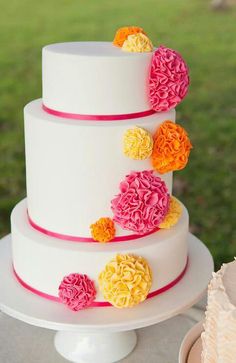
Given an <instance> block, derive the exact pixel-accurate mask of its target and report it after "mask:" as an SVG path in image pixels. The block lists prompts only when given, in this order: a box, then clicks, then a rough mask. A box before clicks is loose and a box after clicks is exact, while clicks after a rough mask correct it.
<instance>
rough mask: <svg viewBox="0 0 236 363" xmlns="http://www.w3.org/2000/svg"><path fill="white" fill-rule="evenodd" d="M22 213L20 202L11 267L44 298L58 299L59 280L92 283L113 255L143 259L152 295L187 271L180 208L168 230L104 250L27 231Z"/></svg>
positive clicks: (184, 220) (23, 204) (184, 218)
mask: <svg viewBox="0 0 236 363" xmlns="http://www.w3.org/2000/svg"><path fill="white" fill-rule="evenodd" d="M26 208H27V205H26V200H25V201H22V202H20V203H19V204H18V205H17V206H16V207H15V209H14V210H13V212H12V216H11V225H12V241H13V244H12V247H13V261H14V267H15V270H16V272H17V274H18V275H19V276H20V277H21V279H22V280H23V281H25V282H26V283H27V284H28V285H30V286H31V287H33V288H35V289H37V290H39V291H42V292H44V293H46V294H49V295H53V296H57V294H58V286H59V284H60V282H61V280H62V279H63V277H64V276H67V275H69V274H70V273H74V272H78V270H79V272H80V273H83V274H87V275H88V276H89V277H90V278H91V279H92V280H94V281H95V282H96V281H97V276H98V275H99V272H100V271H101V270H102V269H103V267H104V266H105V265H106V263H107V262H109V261H110V260H111V259H112V258H113V257H114V255H116V253H122V254H123V253H125V254H126V253H130V254H134V255H137V256H143V257H144V258H145V259H146V260H147V261H148V262H149V265H150V267H151V270H152V273H153V284H152V288H151V292H152V291H155V290H157V289H160V288H162V287H164V286H166V285H168V284H169V283H171V282H172V281H173V280H175V279H176V277H177V276H179V275H180V274H181V272H182V271H183V270H184V268H185V265H186V261H187V254H188V246H187V234H188V213H187V210H186V209H185V208H184V207H183V208H184V211H183V214H182V216H181V218H180V220H179V221H178V223H177V224H176V225H175V226H174V227H173V228H172V229H169V230H160V231H158V232H156V233H154V234H152V235H150V236H147V237H143V238H140V239H137V240H132V241H127V242H122V243H119V242H115V243H106V244H105V245H104V244H100V243H75V242H68V241H65V240H57V239H55V238H52V237H49V236H46V235H44V234H42V233H40V232H38V231H36V230H35V229H34V228H33V227H31V226H30V225H29V223H28V220H27V212H26ZM190 263H191V261H190ZM96 287H97V297H96V300H97V301H103V300H104V298H103V296H102V294H101V293H100V292H99V289H98V286H97V283H96Z"/></svg>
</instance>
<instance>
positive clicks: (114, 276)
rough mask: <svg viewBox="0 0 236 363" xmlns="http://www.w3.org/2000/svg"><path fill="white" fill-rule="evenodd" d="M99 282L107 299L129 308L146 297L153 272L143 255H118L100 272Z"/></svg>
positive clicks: (117, 305) (121, 306)
mask: <svg viewBox="0 0 236 363" xmlns="http://www.w3.org/2000/svg"><path fill="white" fill-rule="evenodd" d="M98 282H99V287H100V290H101V292H102V294H103V296H104V299H105V300H106V301H108V302H109V303H111V304H112V305H113V306H115V307H117V308H128V307H132V306H135V305H137V304H139V303H141V302H142V301H144V300H145V299H146V297H147V295H148V293H149V291H150V288H151V285H152V273H151V269H150V267H149V265H148V263H147V261H146V260H145V259H144V258H143V257H137V256H133V255H117V256H116V257H115V258H113V259H112V260H111V261H110V262H109V263H108V264H107V265H106V266H105V268H104V270H103V271H102V272H101V273H100V275H99V278H98Z"/></svg>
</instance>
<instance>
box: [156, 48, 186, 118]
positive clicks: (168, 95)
mask: <svg viewBox="0 0 236 363" xmlns="http://www.w3.org/2000/svg"><path fill="white" fill-rule="evenodd" d="M188 86H189V74H188V67H187V65H186V63H185V61H184V60H183V58H182V57H181V55H180V54H179V53H177V52H176V51H174V50H172V49H169V48H166V47H164V46H160V47H159V48H158V49H157V50H156V51H155V53H154V55H153V59H152V64H151V71H150V77H149V100H150V103H151V106H152V108H153V110H155V111H157V112H160V111H168V110H170V109H171V108H174V107H175V106H177V105H178V104H179V103H180V102H181V101H182V100H183V98H184V97H185V96H186V94H187V92H188Z"/></svg>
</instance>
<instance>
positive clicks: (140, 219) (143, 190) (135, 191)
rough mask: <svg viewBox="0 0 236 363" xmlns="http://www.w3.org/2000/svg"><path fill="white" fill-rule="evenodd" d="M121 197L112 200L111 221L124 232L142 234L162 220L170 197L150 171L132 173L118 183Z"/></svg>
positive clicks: (155, 226)
mask: <svg viewBox="0 0 236 363" xmlns="http://www.w3.org/2000/svg"><path fill="white" fill-rule="evenodd" d="M119 189H120V193H119V194H118V195H117V196H116V197H115V198H114V199H113V200H112V202H111V208H112V211H113V213H114V221H115V222H117V223H118V224H120V226H121V227H122V228H123V229H127V230H130V231H134V232H136V233H138V234H145V233H148V232H150V231H153V230H154V229H155V228H157V227H158V226H159V224H160V223H161V222H162V221H163V220H164V218H165V216H166V214H167V212H168V209H169V194H168V190H167V187H166V185H165V183H164V181H163V180H161V178H159V177H157V176H155V175H154V173H153V170H145V171H141V172H131V173H130V174H129V175H127V176H126V177H125V180H123V181H122V182H121V183H120V188H119Z"/></svg>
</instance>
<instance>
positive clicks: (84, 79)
mask: <svg viewBox="0 0 236 363" xmlns="http://www.w3.org/2000/svg"><path fill="white" fill-rule="evenodd" d="M127 31H128V33H130V32H131V33H130V34H134V37H133V38H132V39H131V44H129V41H130V39H128V35H127ZM139 32H140V28H137V27H128V28H124V29H121V30H119V31H118V32H117V34H116V40H118V43H117V42H115V45H114V44H112V43H111V42H74V43H60V44H52V45H49V46H46V47H44V48H43V65H42V67H43V99H42V100H41V99H40V100H36V101H33V102H31V103H29V104H28V105H27V106H26V107H25V111H24V118H25V146H26V147H25V149H26V180H27V200H24V201H22V202H20V203H19V204H18V205H17V206H16V207H15V209H14V210H13V212H12V216H11V228H12V247H13V266H14V269H15V275H16V278H17V279H18V281H19V282H20V283H21V284H22V285H23V286H24V287H26V288H28V289H29V290H30V291H31V292H35V293H39V294H40V296H43V297H46V298H50V297H54V298H56V299H57V300H56V301H59V302H62V303H64V304H65V305H67V306H68V307H69V308H70V309H71V310H74V311H78V310H80V309H83V308H86V307H89V306H97V305H93V303H96V302H100V303H101V304H102V306H104V305H105V306H107V305H109V304H112V305H114V306H116V307H119V308H122V307H133V306H135V305H137V304H139V303H140V302H142V301H144V300H145V299H146V298H149V297H153V296H154V295H156V294H157V293H158V292H159V291H161V292H163V291H165V290H166V289H168V288H171V287H172V286H173V285H174V284H175V283H177V282H178V281H179V279H180V278H181V277H182V276H183V274H184V271H185V268H186V263H187V256H188V245H187V235H188V212H187V210H186V208H185V207H184V206H183V205H182V204H181V203H180V202H178V201H177V200H176V199H175V198H172V197H171V191H172V171H173V170H180V169H182V168H183V167H185V165H186V164H187V161H188V156H189V152H190V149H191V143H190V141H189V139H188V135H187V133H186V132H185V130H184V129H183V128H182V127H181V126H179V125H176V124H175V110H174V107H175V106H176V105H177V104H178V103H180V102H181V100H182V99H183V98H184V96H185V95H186V93H187V88H188V83H189V78H188V69H187V66H186V64H185V62H184V60H183V59H182V58H181V56H180V55H179V54H178V53H177V52H175V51H173V50H171V49H168V48H165V47H161V49H160V51H158V49H157V50H153V51H152V43H151V42H150V41H149V39H148V38H147V37H146V36H145V37H143V36H142V35H140V33H139ZM135 34H136V35H135ZM125 36H126V38H125ZM122 39H123V41H124V40H125V39H127V42H128V43H127V44H126V51H123V50H122V45H121V40H122ZM156 52H157V53H156ZM150 101H152V102H150ZM151 104H152V105H154V106H155V107H154V106H153V109H152V107H151ZM163 110H164V111H163ZM156 111H163V112H156ZM165 121H168V122H165ZM124 135H126V136H125V141H124ZM124 143H125V151H124ZM159 173H162V174H159ZM181 210H182V214H181ZM101 242H107V243H101ZM189 263H191V261H189ZM54 300H55V299H54Z"/></svg>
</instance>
